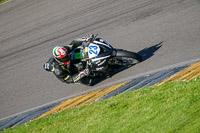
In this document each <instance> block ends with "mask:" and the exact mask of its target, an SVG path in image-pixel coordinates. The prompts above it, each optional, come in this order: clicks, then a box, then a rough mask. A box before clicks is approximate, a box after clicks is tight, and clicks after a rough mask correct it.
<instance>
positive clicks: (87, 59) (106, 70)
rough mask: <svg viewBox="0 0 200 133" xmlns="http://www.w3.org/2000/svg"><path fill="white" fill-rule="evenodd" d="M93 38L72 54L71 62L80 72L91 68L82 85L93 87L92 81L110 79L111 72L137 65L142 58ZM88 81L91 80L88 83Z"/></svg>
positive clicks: (82, 80) (100, 39)
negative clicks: (101, 78)
mask: <svg viewBox="0 0 200 133" xmlns="http://www.w3.org/2000/svg"><path fill="white" fill-rule="evenodd" d="M96 37H97V35H96V36H93V37H92V38H91V39H90V41H88V42H83V43H82V46H79V47H77V48H76V49H75V50H73V51H72V53H71V60H72V61H73V64H74V66H75V68H76V70H77V71H78V72H80V71H81V70H84V69H85V68H89V70H90V73H89V75H88V76H87V77H85V78H83V79H81V83H83V84H87V85H92V83H91V80H92V79H95V78H98V77H103V76H104V77H105V76H106V77H110V76H109V74H110V72H113V71H116V70H117V69H118V68H119V67H122V66H125V65H135V64H137V63H139V62H141V61H142V57H141V56H140V55H139V54H137V53H135V52H131V51H127V50H123V49H116V48H113V47H112V46H111V45H110V44H109V43H108V42H107V41H106V40H104V39H102V38H96ZM86 79H89V80H87V82H85V81H86Z"/></svg>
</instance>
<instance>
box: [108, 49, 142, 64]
mask: <svg viewBox="0 0 200 133" xmlns="http://www.w3.org/2000/svg"><path fill="white" fill-rule="evenodd" d="M141 61H142V57H141V56H140V55H139V54H137V53H134V52H130V51H126V50H122V49H117V54H116V57H114V58H113V59H112V60H111V62H110V64H111V65H134V64H137V63H139V62H141Z"/></svg>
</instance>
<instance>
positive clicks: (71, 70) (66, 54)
mask: <svg viewBox="0 0 200 133" xmlns="http://www.w3.org/2000/svg"><path fill="white" fill-rule="evenodd" d="M93 37H94V35H93V34H91V35H90V36H89V37H83V38H77V39H75V40H73V41H72V42H71V43H70V44H69V45H67V46H56V47H55V48H54V49H53V57H51V58H50V59H49V60H48V61H47V62H46V63H45V64H44V65H43V68H44V69H45V70H46V71H49V72H53V73H54V75H55V76H56V77H57V78H58V79H60V80H61V81H62V82H66V83H75V82H78V81H79V80H80V79H82V78H83V77H85V76H88V75H89V69H88V68H85V69H84V70H82V71H81V72H77V71H76V70H75V67H74V66H73V62H72V61H71V60H70V59H71V57H70V53H71V52H72V51H73V50H74V49H75V48H77V47H79V46H81V45H82V42H88V41H90V39H92V38H93Z"/></svg>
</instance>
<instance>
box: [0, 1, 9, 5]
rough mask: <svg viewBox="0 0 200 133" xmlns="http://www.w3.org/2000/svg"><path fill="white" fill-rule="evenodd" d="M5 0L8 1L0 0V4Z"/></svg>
mask: <svg viewBox="0 0 200 133" xmlns="http://www.w3.org/2000/svg"><path fill="white" fill-rule="evenodd" d="M6 1H8V0H0V4H2V3H4V2H6Z"/></svg>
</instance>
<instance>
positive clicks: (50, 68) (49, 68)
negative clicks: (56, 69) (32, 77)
mask: <svg viewBox="0 0 200 133" xmlns="http://www.w3.org/2000/svg"><path fill="white" fill-rule="evenodd" d="M43 68H44V69H45V70H46V71H52V70H53V66H52V65H50V64H49V63H48V62H46V63H44V65H43Z"/></svg>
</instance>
